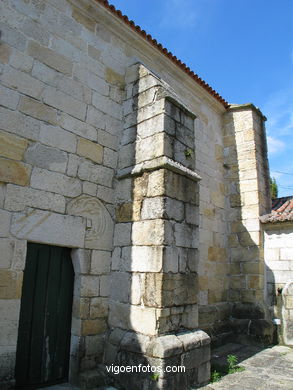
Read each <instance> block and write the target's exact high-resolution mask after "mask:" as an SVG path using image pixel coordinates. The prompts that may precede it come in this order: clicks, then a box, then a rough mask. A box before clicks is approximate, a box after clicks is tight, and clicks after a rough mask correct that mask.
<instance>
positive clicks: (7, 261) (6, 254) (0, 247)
mask: <svg viewBox="0 0 293 390" xmlns="http://www.w3.org/2000/svg"><path fill="white" fill-rule="evenodd" d="M14 246H15V242H14V240H10V239H8V238H0V253H1V262H0V268H4V269H9V268H10V267H11V264H12V259H13V254H14Z"/></svg>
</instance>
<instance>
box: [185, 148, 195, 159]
mask: <svg viewBox="0 0 293 390" xmlns="http://www.w3.org/2000/svg"><path fill="white" fill-rule="evenodd" d="M184 154H185V157H186V158H191V157H192V155H193V151H192V149H189V148H187V149H185V152H184Z"/></svg>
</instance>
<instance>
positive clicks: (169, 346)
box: [146, 335, 183, 358]
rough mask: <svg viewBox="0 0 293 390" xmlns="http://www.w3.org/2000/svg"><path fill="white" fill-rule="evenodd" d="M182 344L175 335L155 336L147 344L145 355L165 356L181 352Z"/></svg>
mask: <svg viewBox="0 0 293 390" xmlns="http://www.w3.org/2000/svg"><path fill="white" fill-rule="evenodd" d="M182 351H183V345H182V342H181V341H180V339H178V337H176V336H175V335H166V336H160V337H157V338H155V339H154V340H153V341H151V342H150V343H149V344H148V346H147V351H146V352H147V355H148V356H153V357H159V358H166V357H171V356H175V355H179V354H181V353H182Z"/></svg>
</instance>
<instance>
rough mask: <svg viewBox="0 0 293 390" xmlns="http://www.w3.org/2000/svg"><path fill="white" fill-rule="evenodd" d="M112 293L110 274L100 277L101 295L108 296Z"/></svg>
mask: <svg viewBox="0 0 293 390" xmlns="http://www.w3.org/2000/svg"><path fill="white" fill-rule="evenodd" d="M109 295H110V275H102V276H101V277H100V296H101V297H108V296H109Z"/></svg>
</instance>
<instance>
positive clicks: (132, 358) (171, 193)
mask: <svg viewBox="0 0 293 390" xmlns="http://www.w3.org/2000/svg"><path fill="white" fill-rule="evenodd" d="M126 81H127V86H126V94H127V96H126V100H125V102H124V130H123V134H122V137H121V150H120V159H119V171H118V183H117V188H116V194H117V211H116V226H115V231H114V253H113V258H112V272H111V280H112V286H111V296H110V304H109V326H110V329H111V330H110V336H109V340H108V343H107V345H106V350H105V363H106V364H114V365H121V366H122V365H123V366H126V365H137V366H138V365H139V364H142V365H145V366H147V365H148V364H149V365H150V366H153V367H159V366H160V367H163V369H164V368H165V367H166V366H171V369H172V368H173V370H176V367H177V366H184V367H185V370H186V372H185V373H182V374H181V373H179V372H178V373H175V372H174V371H173V372H172V371H171V372H169V373H167V372H165V373H160V374H159V375H158V376H154V375H153V374H152V372H146V373H141V372H140V373H130V374H120V376H119V381H120V382H121V383H123V384H124V385H126V386H127V388H128V389H129V390H131V389H133V390H135V389H137V388H143V389H167V388H168V389H170V388H180V389H181V390H183V389H187V388H189V387H190V386H195V385H198V384H201V383H206V382H207V381H208V380H209V375H210V345H209V344H210V338H209V336H208V335H207V334H206V333H204V332H203V331H201V330H198V307H197V290H198V288H197V283H198V278H197V261H198V181H199V180H200V177H199V176H198V174H197V173H196V172H195V170H194V168H195V167H194V165H195V163H194V161H195V145H194V128H193V126H194V118H195V116H194V115H193V114H192V113H191V112H189V111H188V109H187V108H185V107H184V106H183V105H182V104H180V103H179V102H178V101H177V100H176V97H175V95H174V94H172V92H170V91H169V90H168V87H167V86H166V85H164V83H163V82H162V81H161V80H160V79H158V78H157V77H156V76H155V75H153V74H151V73H150V72H149V71H148V70H147V69H146V68H145V67H144V66H142V65H134V66H132V67H130V68H129V70H128V73H127V76H126ZM116 378H117V376H116Z"/></svg>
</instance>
